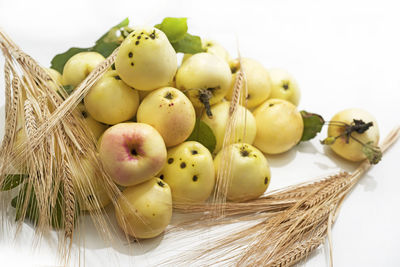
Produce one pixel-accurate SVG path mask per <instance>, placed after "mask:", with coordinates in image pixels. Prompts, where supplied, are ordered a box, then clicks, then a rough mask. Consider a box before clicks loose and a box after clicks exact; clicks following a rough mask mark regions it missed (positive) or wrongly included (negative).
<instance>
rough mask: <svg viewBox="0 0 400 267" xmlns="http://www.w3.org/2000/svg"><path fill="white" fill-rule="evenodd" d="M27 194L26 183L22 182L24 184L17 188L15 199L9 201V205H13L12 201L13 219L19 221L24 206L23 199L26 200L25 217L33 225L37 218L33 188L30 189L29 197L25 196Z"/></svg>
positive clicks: (37, 212)
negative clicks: (14, 210) (13, 206)
mask: <svg viewBox="0 0 400 267" xmlns="http://www.w3.org/2000/svg"><path fill="white" fill-rule="evenodd" d="M27 194H28V184H24V186H23V187H22V188H21V189H20V190H19V193H18V196H17V199H16V200H14V199H13V200H12V201H11V205H13V201H14V205H15V209H16V214H15V221H19V220H20V219H21V218H22V216H23V211H24V207H25V201H28V203H27V206H26V213H25V218H27V219H28V220H30V221H31V222H32V223H33V224H34V225H36V224H37V222H38V219H39V210H38V206H37V200H36V196H35V193H34V191H33V188H31V189H30V193H29V199H28V198H27Z"/></svg>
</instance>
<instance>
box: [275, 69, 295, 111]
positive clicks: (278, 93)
mask: <svg viewBox="0 0 400 267" xmlns="http://www.w3.org/2000/svg"><path fill="white" fill-rule="evenodd" d="M269 76H270V77H271V84H272V87H271V88H272V89H271V94H270V96H269V97H270V98H279V99H284V100H287V101H289V102H291V103H293V104H294V105H296V106H297V105H298V104H299V101H300V89H299V86H298V85H297V82H296V80H295V79H294V77H293V76H292V75H291V74H290V73H288V72H287V71H286V70H283V69H270V70H269Z"/></svg>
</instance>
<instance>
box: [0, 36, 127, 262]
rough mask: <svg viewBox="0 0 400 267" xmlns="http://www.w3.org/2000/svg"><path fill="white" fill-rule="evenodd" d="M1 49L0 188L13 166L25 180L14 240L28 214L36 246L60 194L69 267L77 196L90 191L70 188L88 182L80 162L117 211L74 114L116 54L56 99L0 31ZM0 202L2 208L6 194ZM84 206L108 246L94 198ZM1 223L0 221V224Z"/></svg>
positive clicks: (108, 231) (40, 72) (116, 193)
mask: <svg viewBox="0 0 400 267" xmlns="http://www.w3.org/2000/svg"><path fill="white" fill-rule="evenodd" d="M0 48H1V50H2V52H3V55H4V57H5V71H4V76H5V93H6V125H5V137H4V138H3V141H2V144H1V148H2V149H1V151H0V185H2V184H4V182H5V180H6V177H7V175H8V174H10V173H13V168H12V167H11V166H12V165H14V166H20V165H23V166H24V171H25V172H26V174H28V178H27V179H26V180H24V182H23V184H22V185H21V186H20V188H21V189H20V190H22V188H24V187H25V186H26V194H25V195H21V196H20V197H19V199H18V201H19V203H22V204H21V205H20V207H19V210H18V213H19V214H20V216H19V224H18V228H17V232H16V234H17V233H18V232H19V229H21V224H22V222H23V221H24V219H25V218H26V217H27V216H28V214H31V213H34V214H37V220H36V222H35V224H36V238H35V245H37V244H38V242H39V240H40V239H41V237H42V236H43V235H44V234H46V232H48V231H49V230H51V229H52V220H54V218H52V214H51V209H52V208H55V206H56V202H57V201H58V200H57V199H58V194H59V192H63V193H62V194H63V195H62V199H61V200H62V201H63V207H62V208H63V210H62V222H59V223H62V225H61V226H62V227H63V229H64V231H63V235H62V236H60V242H59V251H60V255H61V261H62V262H63V264H64V265H68V263H69V259H70V251H71V245H72V240H73V238H74V234H73V233H74V231H75V228H76V227H77V225H78V221H77V216H78V213H79V212H77V210H76V209H77V205H76V201H77V196H78V195H83V193H85V192H88V190H90V191H91V192H93V191H94V186H93V185H91V184H90V183H89V185H88V188H83V187H82V186H81V185H80V184H77V185H76V183H74V182H73V181H74V180H79V179H78V178H80V179H88V178H87V175H88V174H87V173H86V170H85V167H84V166H83V165H82V164H81V162H80V161H81V158H82V157H85V158H87V161H88V162H89V163H90V165H91V167H92V168H93V169H95V170H96V171H97V179H98V180H99V181H101V182H102V184H103V186H104V188H105V190H106V192H107V194H108V195H109V197H110V199H111V201H112V203H113V204H114V206H115V208H116V209H120V206H119V205H118V203H117V202H116V200H117V198H119V197H120V195H121V192H120V190H119V189H118V187H117V186H116V185H115V184H114V183H113V182H112V179H111V178H110V177H109V176H108V175H107V174H106V172H105V171H104V167H103V166H102V164H101V162H100V161H99V159H98V157H97V152H96V140H94V139H93V136H92V134H91V133H90V131H89V129H87V128H86V127H87V126H86V125H85V124H84V123H83V120H82V118H81V117H80V114H79V113H78V112H77V111H75V109H74V108H75V106H76V105H77V104H78V103H79V102H80V101H81V100H82V99H83V97H84V96H85V95H86V93H87V92H88V91H89V90H90V88H91V86H92V85H93V84H95V83H96V82H97V80H98V79H100V78H101V76H102V74H103V73H104V72H106V71H107V70H108V69H109V67H110V66H111V64H112V63H113V62H114V60H115V55H116V52H117V51H118V49H117V50H116V51H115V52H114V53H113V54H112V55H111V56H110V57H109V58H107V59H106V60H105V61H104V62H103V63H102V64H100V65H99V66H98V67H97V68H96V69H95V70H94V71H93V72H92V73H90V74H89V75H88V77H87V78H86V79H85V80H84V81H83V82H82V83H81V84H80V85H79V86H78V87H77V88H76V89H75V91H74V92H73V94H71V95H70V96H68V95H67V94H66V92H65V90H64V88H63V87H62V86H61V85H58V93H57V92H56V91H55V90H54V89H52V88H50V87H49V84H48V83H49V82H51V83H54V84H57V83H56V81H53V80H52V78H51V77H50V76H49V75H48V74H47V72H46V71H45V70H44V69H43V68H42V67H41V66H40V65H39V64H38V63H37V62H36V61H35V60H34V59H33V58H32V57H30V56H29V55H27V54H26V53H24V52H23V51H22V50H21V49H20V48H19V47H18V46H17V45H16V44H15V43H14V42H13V41H12V40H11V39H10V38H9V37H8V36H7V35H6V34H5V33H4V32H3V31H1V30H0ZM59 93H60V94H61V95H60V94H59ZM64 99H65V101H64ZM19 127H21V128H19ZM17 131H21V133H23V134H25V135H26V137H27V138H26V140H25V141H23V142H20V145H19V146H17V145H16V144H17V143H16V139H17ZM77 175H79V176H81V177H77ZM82 177H83V178H82ZM85 177H86V178H85ZM75 185H76V186H75ZM0 197H1V198H2V200H3V202H4V203H5V202H6V200H5V194H2V195H0ZM31 197H34V198H35V199H36V203H37V205H36V206H35V207H34V209H32V208H31V207H29V205H28V203H29V201H30V200H29V199H30V198H31ZM8 205H9V204H8ZM88 205H89V206H90V207H91V210H92V211H91V212H90V215H91V217H92V219H93V222H94V225H95V227H96V228H97V229H98V231H99V233H101V236H102V237H104V240H105V241H109V242H113V239H114V234H113V233H112V232H113V231H115V229H114V227H113V226H112V225H110V223H109V220H108V218H107V215H106V214H105V213H104V211H103V210H102V209H101V208H100V207H101V204H100V200H99V199H97V197H96V195H94V196H93V198H92V199H91V201H90V202H89V203H88ZM2 212H5V210H2ZM5 217H6V216H2V219H3V220H4V218H5ZM57 220H58V219H57Z"/></svg>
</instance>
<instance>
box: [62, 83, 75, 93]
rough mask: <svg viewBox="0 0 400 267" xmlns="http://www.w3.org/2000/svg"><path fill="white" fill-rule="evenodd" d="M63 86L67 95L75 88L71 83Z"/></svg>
mask: <svg viewBox="0 0 400 267" xmlns="http://www.w3.org/2000/svg"><path fill="white" fill-rule="evenodd" d="M63 87H64V90H65V92H67V94H69V95H70V94H72V92H73V91H74V89H75V86H73V85H64V86H63Z"/></svg>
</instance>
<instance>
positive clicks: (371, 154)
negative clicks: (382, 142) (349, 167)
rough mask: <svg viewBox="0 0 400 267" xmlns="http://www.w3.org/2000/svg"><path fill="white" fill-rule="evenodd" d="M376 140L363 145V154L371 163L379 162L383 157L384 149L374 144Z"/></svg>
mask: <svg viewBox="0 0 400 267" xmlns="http://www.w3.org/2000/svg"><path fill="white" fill-rule="evenodd" d="M373 143H374V142H372V141H369V142H368V143H366V144H365V145H363V147H362V152H363V154H364V155H365V156H366V157H367V159H368V161H369V163H371V164H377V163H378V162H379V161H381V159H382V151H381V149H380V148H379V147H377V146H374V145H373Z"/></svg>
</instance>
